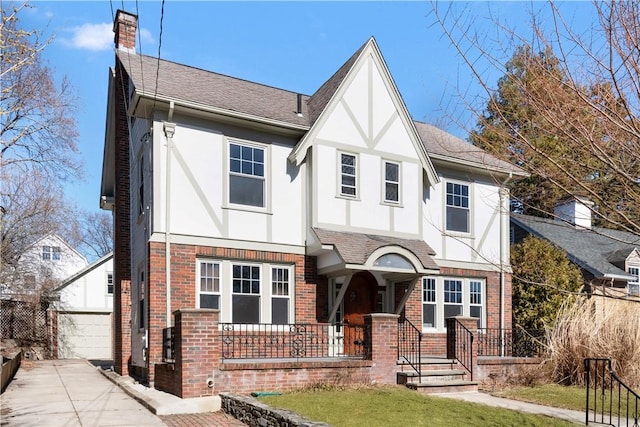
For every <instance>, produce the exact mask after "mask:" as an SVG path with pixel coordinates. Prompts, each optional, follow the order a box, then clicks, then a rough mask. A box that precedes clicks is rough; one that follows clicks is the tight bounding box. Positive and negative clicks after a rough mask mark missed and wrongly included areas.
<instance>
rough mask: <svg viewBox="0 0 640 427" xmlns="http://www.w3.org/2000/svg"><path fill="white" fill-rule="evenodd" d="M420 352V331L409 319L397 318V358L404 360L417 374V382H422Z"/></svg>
mask: <svg viewBox="0 0 640 427" xmlns="http://www.w3.org/2000/svg"><path fill="white" fill-rule="evenodd" d="M421 354H422V331H420V329H418V328H417V327H416V326H415V325H414V324H413V323H411V321H409V319H407V318H406V317H404V316H402V317H399V318H398V360H404V361H405V362H407V363H408V364H409V366H411V367H412V368H413V370H415V371H416V373H417V374H418V382H422V368H421V363H420V355H421Z"/></svg>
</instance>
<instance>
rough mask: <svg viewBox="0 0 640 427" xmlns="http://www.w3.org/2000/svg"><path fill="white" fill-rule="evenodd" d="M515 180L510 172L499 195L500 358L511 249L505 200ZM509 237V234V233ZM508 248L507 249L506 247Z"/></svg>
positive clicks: (502, 350)
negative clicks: (508, 241) (506, 265)
mask: <svg viewBox="0 0 640 427" xmlns="http://www.w3.org/2000/svg"><path fill="white" fill-rule="evenodd" d="M511 179H513V174H512V173H511V172H509V176H508V177H507V178H506V179H505V180H504V181H503V182H502V185H501V186H500V190H499V191H498V193H499V194H500V335H501V336H500V342H501V345H500V356H502V357H504V355H505V353H504V350H505V348H504V311H505V307H504V288H505V272H504V265H505V261H506V259H507V256H506V252H505V250H506V249H507V248H508V247H509V245H508V244H507V245H505V243H506V242H505V238H506V236H505V228H506V226H507V225H508V224H507V222H506V219H507V214H508V213H509V209H508V208H505V198H506V196H507V194H508V190H507V188H506V187H507V184H508V183H509V181H511ZM507 236H508V233H507ZM505 246H506V247H505Z"/></svg>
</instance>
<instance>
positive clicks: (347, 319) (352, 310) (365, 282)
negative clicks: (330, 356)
mask: <svg viewBox="0 0 640 427" xmlns="http://www.w3.org/2000/svg"><path fill="white" fill-rule="evenodd" d="M377 290H378V283H377V281H376V279H375V277H373V276H372V275H371V273H368V272H362V273H358V274H356V275H354V276H353V277H352V278H351V282H350V283H349V287H348V288H347V292H346V293H345V295H344V300H343V301H344V323H345V330H344V350H345V353H346V354H352V355H356V354H359V353H360V352H361V351H362V341H363V338H364V337H363V332H364V315H365V314H370V313H372V312H373V311H374V309H375V302H376V296H377Z"/></svg>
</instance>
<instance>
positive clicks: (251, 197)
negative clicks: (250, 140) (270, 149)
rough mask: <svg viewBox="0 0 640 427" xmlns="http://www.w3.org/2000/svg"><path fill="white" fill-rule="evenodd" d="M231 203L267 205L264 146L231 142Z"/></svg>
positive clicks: (262, 206) (261, 206)
mask: <svg viewBox="0 0 640 427" xmlns="http://www.w3.org/2000/svg"><path fill="white" fill-rule="evenodd" d="M229 203H234V204H238V205H248V206H256V207H260V208H264V207H266V183H265V149H264V148H263V147H257V146H253V145H247V144H240V143H237V142H231V143H229Z"/></svg>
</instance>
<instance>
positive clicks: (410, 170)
mask: <svg viewBox="0 0 640 427" xmlns="http://www.w3.org/2000/svg"><path fill="white" fill-rule="evenodd" d="M401 172H402V179H401V184H400V191H401V198H400V206H401V207H397V208H395V207H391V208H389V209H390V210H393V228H394V230H395V231H397V232H399V233H407V234H419V233H420V225H421V224H420V222H421V220H422V218H420V213H421V212H422V206H421V205H422V197H421V196H422V189H421V188H420V183H421V181H422V180H421V179H420V177H421V175H422V167H421V166H420V165H419V164H417V163H409V162H404V163H402V170H401Z"/></svg>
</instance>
